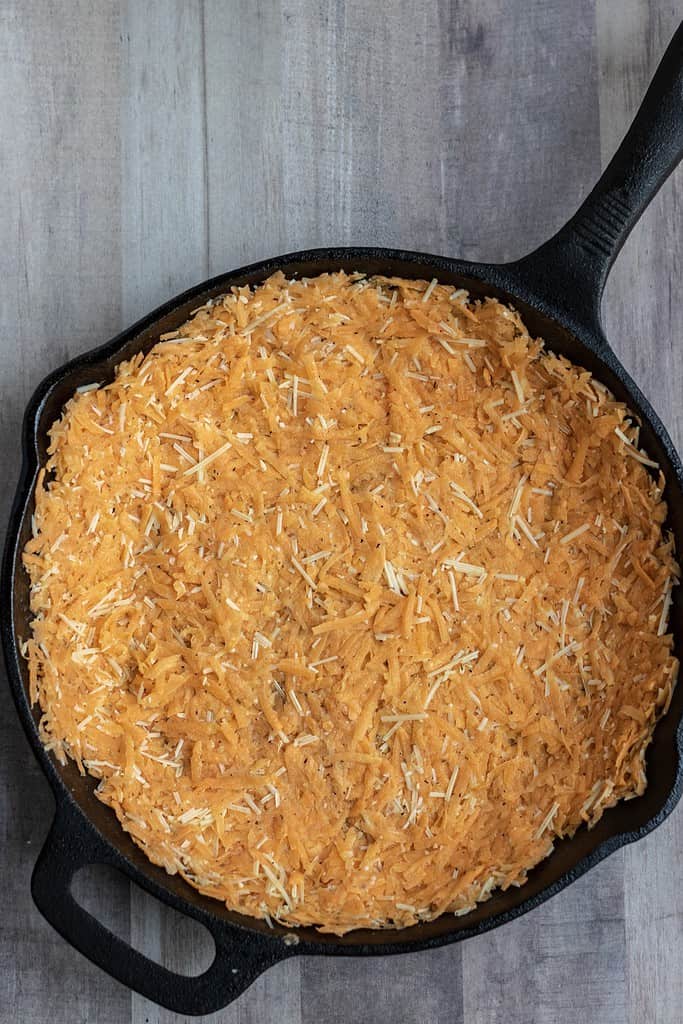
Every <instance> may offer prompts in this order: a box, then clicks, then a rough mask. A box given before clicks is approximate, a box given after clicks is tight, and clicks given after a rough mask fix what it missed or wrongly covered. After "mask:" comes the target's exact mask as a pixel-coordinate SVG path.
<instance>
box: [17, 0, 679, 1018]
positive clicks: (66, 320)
mask: <svg viewBox="0 0 683 1024" xmlns="http://www.w3.org/2000/svg"><path fill="white" fill-rule="evenodd" d="M680 14H681V9H680V4H679V2H678V0H575V2H573V3H568V2H567V0H509V2H508V3H505V4H500V3H498V2H496V0H450V2H448V0H441V2H425V0H402V2H390V3H388V4H384V3H381V4H380V3H372V2H370V3H369V2H368V0H322V2H321V0H267V2H260V0H259V2H257V0H203V2H202V0H177V2H175V0H145V2H144V3H142V2H138V0H129V2H126V0H62V2H57V0H3V2H2V3H1V4H0V94H1V95H2V97H3V99H2V103H0V138H2V147H1V149H0V172H1V174H2V181H3V188H2V189H0V232H1V234H0V241H1V242H2V244H1V245H0V427H1V430H2V435H1V436H2V443H1V445H0V459H1V463H0V468H1V472H2V480H3V485H4V483H5V481H7V485H6V486H5V485H4V486H3V488H2V495H1V497H0V500H1V502H2V507H1V509H0V511H1V513H2V516H3V518H4V516H5V515H6V512H7V510H8V507H9V494H10V491H11V488H12V487H13V485H14V481H15V479H16V474H17V469H18V438H19V428H20V421H21V416H22V411H23V407H24V405H25V402H26V400H27V399H28V397H29V395H30V393H31V391H32V389H33V388H34V386H35V385H36V384H37V383H38V381H39V380H40V379H41V378H42V377H43V376H44V375H45V374H46V373H47V372H48V370H50V369H52V368H53V367H55V366H56V365H58V364H59V363H61V362H63V361H64V360H65V359H66V358H67V356H69V355H74V354H76V353H78V352H81V351H84V350H85V349H87V348H90V347H92V346H94V345H95V344H98V343H100V342H102V341H103V340H106V339H107V338H108V337H110V336H111V335H112V334H113V333H114V332H115V331H117V330H118V329H119V328H120V327H123V326H126V325H127V324H129V323H130V322H131V321H132V320H133V319H135V318H136V317H138V316H139V315H141V314H142V313H144V312H146V311H147V310H149V309H150V308H152V307H153V306H154V305H156V304H157V303H159V302H160V301H161V300H163V299H165V298H168V297H170V296H171V295H173V294H174V293H175V292H177V291H179V290H180V289H181V288H183V287H185V286H187V285H190V284H193V283H194V282H196V281H198V280H201V279H203V278H205V277H207V276H208V275H209V274H216V273H219V272H220V271H224V270H228V269H230V268H232V267H234V266H236V265H239V264H241V263H244V262H247V261H251V260H255V259H259V258H261V257H264V256H268V255H273V254H276V253H279V252H282V251H287V250H293V249H298V248H303V247H305V246H309V245H323V244H332V243H341V244H350V243H358V244H369V243H380V244H386V245H398V246H404V247H406V248H414V249H424V250H428V251H436V252H443V253H445V254H452V255H461V256H464V257H468V258H472V259H480V258H481V259H491V260H496V259H505V258H512V257H514V256H517V255H521V254H522V253H523V252H524V251H525V250H528V249H530V248H531V247H533V246H534V245H536V244H537V243H539V242H540V241H542V240H543V238H544V237H545V236H547V235H548V234H549V233H550V232H551V231H553V230H554V229H555V228H557V227H558V226H559V224H560V223H561V222H562V220H563V219H564V218H565V217H566V216H567V215H568V214H570V213H571V212H572V211H573V210H574V209H575V207H576V205H577V204H578V202H579V201H580V199H581V198H582V196H583V195H584V194H585V193H586V192H587V190H588V189H589V187H590V186H591V184H592V183H593V181H594V180H595V178H596V177H597V175H598V173H599V170H600V167H601V166H602V165H604V163H605V161H606V160H607V159H608V158H609V156H610V155H611V153H612V152H613V151H614V148H615V146H616V143H617V141H618V140H619V138H620V136H621V134H622V133H623V131H624V130H625V128H626V125H627V123H628V121H629V119H630V117H631V116H632V114H633V113H634V111H635V108H636V107H637V105H638V102H639V99H640V97H641V95H642V93H643V90H644V88H645V87H646V85H647V82H648V80H649V77H650V75H651V74H652V71H653V69H654V67H655V64H656V62H657V59H658V57H659V56H660V54H661V52H662V51H663V48H664V46H665V44H666V42H667V41H668V39H669V37H670V36H671V34H672V32H673V30H674V28H675V26H676V22H677V18H678V17H679V16H680ZM682 206H683V174H682V173H681V170H680V169H679V171H678V172H677V174H676V175H674V177H673V178H672V179H671V180H670V181H669V183H668V184H667V185H666V186H665V188H664V189H663V191H662V192H661V194H660V195H659V197H658V198H657V199H656V201H655V202H654V203H653V205H652V206H651V208H650V209H649V211H648V212H647V214H646V215H645V217H644V218H643V220H642V222H641V224H640V225H639V226H638V227H637V229H636V230H635V231H634V233H633V236H632V238H631V239H630V241H629V242H628V244H627V246H626V248H625V250H624V252H623V254H622V255H621V257H620V258H619V260H618V263H617V265H616V267H615V269H614V271H613V274H612V277H611V279H610V282H609V286H608V289H607V294H606V300H605V321H606V325H607V328H608V335H609V337H610V338H611V340H612V342H613V344H614V347H615V349H616V350H617V352H618V354H619V355H620V357H621V358H622V359H623V360H624V362H625V363H626V364H627V366H628V367H629V369H630V370H631V371H632V373H633V375H634V376H635V377H636V379H637V380H638V381H639V383H640V384H641V386H642V387H643V390H644V391H645V393H646V394H647V395H648V396H649V397H650V398H651V399H652V400H653V403H654V405H655V407H656V408H657V410H658V411H659V412H660V414H661V415H662V417H663V419H664V421H665V422H666V424H667V425H668V427H669V428H670V430H671V432H672V434H673V437H674V440H675V441H676V443H677V444H678V445H679V447H680V446H681V445H683V411H682V409H681V403H680V394H681V384H682V380H683V351H681V348H680V339H681V334H682V326H683V325H682V316H681V304H680V298H679V293H680V285H681V281H682V279H683V217H682V216H681V207H682ZM0 701H1V702H2V704H1V708H0V712H1V713H0V750H1V754H0V836H1V837H2V842H1V845H0V860H1V865H2V870H1V871H0V903H1V905H2V913H1V915H0V1021H1V1022H3V1024H4V1022H5V1021H6V1022H12V1024H13V1022H15V1021H20V1022H22V1024H33V1022H36V1024H37V1022H40V1024H42V1022H44V1021H48V1020H49V1021H50V1022H51V1024H74V1022H84V1024H91V1022H93V1024H96V1022H97V1024H128V1022H134V1024H143V1022H149V1024H161V1022H170V1021H179V1020H180V1019H181V1018H178V1017H174V1015H172V1014H169V1013H166V1012H165V1011H162V1010H159V1009H158V1008H157V1007H156V1006H153V1005H152V1004H150V1003H148V1002H147V1001H146V1000H144V999H142V998H140V997H139V996H136V995H131V993H129V992H128V991H127V990H125V989H124V988H122V987H121V986H120V985H118V984H117V983H116V982H114V981H112V980H111V979H110V978H109V977H107V976H106V975H105V974H103V973H102V972H100V971H99V970H98V969H96V968H95V967H93V966H91V965H90V964H89V963H88V962H87V961H85V960H84V959H83V958H82V957H81V956H80V955H79V954H77V953H76V952H74V951H73V950H72V949H71V948H70V947H69V946H67V945H66V943H64V942H63V941H62V940H61V939H60V938H59V937H58V936H57V934H56V933H55V932H53V931H52V929H51V928H50V927H49V926H48V925H47V924H46V923H45V922H44V921H43V920H42V918H41V917H40V916H39V915H38V913H37V911H36V910H35V909H34V907H33V905H32V903H31V899H30V895H29V878H30V873H31V869H32V866H33V863H34V860H35V857H36V855H37V852H38V849H39V847H40V844H41V842H42V840H43V838H44V836H45V834H46V831H47V827H48V823H49V820H50V816H51V811H52V803H51V797H50V795H49V792H48V789H47V785H46V783H45V781H44V779H43V778H42V776H41V775H40V774H39V773H38V771H37V769H36V767H35V764H34V762H33V759H32V757H31V755H30V753H29V750H28V747H27V744H26V742H25V740H24V738H23V735H22V734H21V733H20V729H19V726H18V723H17V720H16V718H15V715H14V712H13V708H12V707H11V702H10V698H9V696H8V692H7V690H6V688H3V689H2V690H0ZM682 844H683V808H679V809H678V810H677V811H676V812H675V813H674V814H673V815H672V816H671V818H670V819H669V820H668V821H667V823H666V824H665V825H664V826H663V827H662V828H660V829H659V830H658V831H657V832H656V833H654V834H653V835H652V836H651V837H650V838H648V839H647V840H645V841H643V842H641V843H638V844H637V845H636V846H633V847H631V848H629V849H626V850H624V851H622V852H620V853H618V854H616V855H615V856H613V857H612V858H611V859H610V860H609V861H607V862H606V863H604V864H602V865H601V866H600V867H599V868H597V869H596V870H594V871H593V872H591V873H590V874H589V875H588V876H586V877H585V878H584V879H583V880H581V881H580V882H579V883H577V884H576V885H574V886H572V887H571V888H570V889H569V890H567V891H566V892H564V893H563V894H561V895H560V896H558V897H556V898H555V899H554V900H552V901H550V902H549V903H547V904H545V905H544V906H543V907H541V908H540V909H538V910H536V911H535V912H533V913H531V914H529V915H527V916H526V917H524V918H522V919H521V920H518V921H516V922H514V923H512V924H510V925H508V926H506V927H504V928H501V929H499V930H497V931H495V932H492V933H490V934H488V935H485V936H482V937H481V938H478V939H475V940H471V941H469V942H467V943H465V944H463V945H460V946H452V947H450V948H446V949H442V950H439V951H437V952H433V953H428V954H418V955H411V956H404V957H399V958H392V959H385V960H378V961H372V960H371V961H353V960H349V961H345V960H327V961H319V960H314V959H311V960H295V961H290V962H288V963H287V964H281V965H280V966H278V967H276V968H274V969H273V970H271V971H270V972H268V973H267V974H266V975H264V976H263V977H261V978H260V979H259V981H257V982H256V984H255V985H254V986H253V987H252V988H251V989H250V990H249V991H248V992H247V993H246V994H245V995H244V996H243V997H242V998H241V999H240V1000H239V1001H238V1002H236V1003H235V1004H233V1005H232V1006H231V1007H230V1008H228V1009H226V1010H224V1011H222V1012H221V1013H220V1014H218V1015H216V1016H215V1017H214V1018H213V1020H215V1021H221V1022H226V1024H228V1022H230V1024H237V1022H240V1024H268V1022H270V1021H277V1022H278V1024H314V1022H315V1024H333V1022H340V1024H341V1022H344V1024H346V1022H354V1024H355V1022H363V1024H374V1022H375V1021H377V1022H379V1021H382V1022H387V1021H390V1022H391V1024H403V1022H413V1021H415V1022H433V1021H434V1022H436V1021H439V1022H440V1021H449V1022H453V1024H459V1022H463V1024H558V1022H564V1021H572V1022H573V1021H574V1020H576V1019H578V1020H580V1021H583V1022H596V1024H597V1022H599V1024H622V1022H624V1024H626V1022H627V1024H650V1022H656V1024H678V1022H680V1021H681V1019H683V1009H682V1007H683V972H682V971H681V961H682V960H683V895H682V888H681V885H680V868H681V857H680V850H681V848H682ZM79 896H80V898H81V899H82V900H83V901H84V902H85V903H86V904H87V905H88V906H90V907H91V908H93V910H95V911H96V912H97V913H98V914H99V916H100V917H102V919H103V920H106V921H107V922H108V923H110V925H111V926H112V927H114V928H115V929H116V930H118V931H119V933H120V934H122V935H124V936H125V937H127V938H129V939H130V940H131V941H132V942H133V943H134V944H135V945H137V946H138V948H140V949H142V950H143V951H145V952H147V953H148V954H149V955H152V956H155V957H156V958H159V959H161V960H162V961H163V962H165V963H167V964H168V965H169V966H173V967H185V968H186V969H187V968H188V967H192V966H194V967H195V969H201V965H202V963H206V955H207V946H206V944H205V942H204V940H203V938H202V937H201V936H198V934H197V931H196V930H191V931H190V933H189V934H188V932H187V930H186V929H185V928H184V927H183V926H182V925H179V924H178V922H177V919H175V918H174V917H173V916H172V915H170V914H169V913H167V912H166V910H165V909H164V908H163V907H161V906H159V905H158V904H157V903H156V902H155V901H153V900H152V899H151V898H148V897H145V896H143V895H142V894H140V893H139V892H137V891H133V892H131V891H130V889H129V886H128V885H127V883H125V882H123V881H122V880H121V879H118V878H113V879H112V878H110V877H106V878H103V877H102V875H101V874H98V873H96V872H95V873H91V874H89V875H88V876H87V877H85V878H83V879H81V880H80V881H79Z"/></svg>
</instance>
